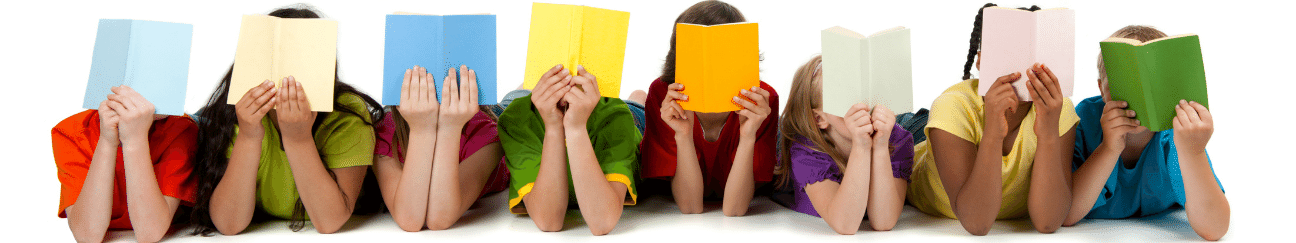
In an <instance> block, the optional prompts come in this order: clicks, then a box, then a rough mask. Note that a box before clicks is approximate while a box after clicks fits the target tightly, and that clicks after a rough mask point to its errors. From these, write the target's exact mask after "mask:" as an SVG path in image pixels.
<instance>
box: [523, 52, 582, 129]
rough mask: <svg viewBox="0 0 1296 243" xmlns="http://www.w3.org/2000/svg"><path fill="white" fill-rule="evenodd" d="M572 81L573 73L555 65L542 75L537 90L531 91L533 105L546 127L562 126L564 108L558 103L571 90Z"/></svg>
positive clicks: (537, 83) (560, 65)
mask: <svg viewBox="0 0 1296 243" xmlns="http://www.w3.org/2000/svg"><path fill="white" fill-rule="evenodd" d="M571 81H572V77H571V72H570V71H567V69H564V68H563V66H562V64H559V65H555V66H554V67H553V68H550V69H549V71H547V72H545V73H544V74H543V75H540V81H539V82H536V86H535V90H532V91H531V104H533V105H535V107H536V111H538V112H540V118H542V119H544V123H545V126H562V123H563V108H564V107H560V106H559V105H558V103H559V101H562V100H563V96H566V95H567V91H568V90H570V89H571Z"/></svg>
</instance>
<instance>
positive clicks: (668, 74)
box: [661, 0, 747, 84]
mask: <svg viewBox="0 0 1296 243" xmlns="http://www.w3.org/2000/svg"><path fill="white" fill-rule="evenodd" d="M739 22H747V18H745V17H743V14H742V12H738V8H735V7H734V6H733V5H729V4H728V3H725V2H721V1H714V0H708V1H701V2H698V3H697V4H693V6H692V7H689V8H688V9H686V10H684V12H683V13H680V15H679V17H678V18H675V23H677V24H678V23H684V24H700V25H717V24H728V23H739ZM674 26H675V25H674V24H672V25H671V37H670V51H669V52H667V53H666V63H664V64H662V72H661V80H662V82H666V84H673V83H675V27H674Z"/></svg>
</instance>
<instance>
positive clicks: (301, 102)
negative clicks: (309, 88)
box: [288, 76, 311, 112]
mask: <svg viewBox="0 0 1296 243" xmlns="http://www.w3.org/2000/svg"><path fill="white" fill-rule="evenodd" d="M288 78H292V76H288ZM293 84H294V85H297V102H296V103H297V109H301V110H302V111H305V112H310V111H311V110H310V100H309V99H306V98H308V97H306V87H304V86H302V84H301V82H297V81H296V80H293Z"/></svg>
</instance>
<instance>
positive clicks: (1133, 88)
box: [1099, 34, 1210, 131]
mask: <svg viewBox="0 0 1296 243" xmlns="http://www.w3.org/2000/svg"><path fill="white" fill-rule="evenodd" d="M1099 47H1101V48H1102V58H1103V67H1104V68H1106V70H1107V89H1108V91H1110V92H1111V96H1112V100H1121V101H1126V102H1129V107H1128V108H1127V109H1129V110H1133V111H1134V113H1135V114H1136V115H1137V116H1136V118H1137V119H1138V121H1139V123H1140V124H1142V125H1143V126H1145V127H1147V128H1148V129H1149V130H1152V131H1163V130H1166V129H1171V128H1173V125H1172V123H1171V121H1173V119H1174V117H1175V115H1176V112H1175V106H1176V105H1178V104H1179V100H1188V101H1196V102H1197V103H1201V104H1202V106H1206V107H1207V108H1209V107H1210V105H1209V102H1208V100H1207V97H1206V72H1205V67H1204V65H1203V64H1202V54H1201V43H1200V42H1199V41H1198V39H1197V35H1193V34H1187V35H1178V36H1170V37H1164V38H1160V39H1156V40H1152V41H1148V42H1147V43H1143V42H1140V41H1138V40H1134V39H1126V38H1115V37H1113V38H1108V39H1107V40H1103V41H1102V42H1100V43H1099Z"/></svg>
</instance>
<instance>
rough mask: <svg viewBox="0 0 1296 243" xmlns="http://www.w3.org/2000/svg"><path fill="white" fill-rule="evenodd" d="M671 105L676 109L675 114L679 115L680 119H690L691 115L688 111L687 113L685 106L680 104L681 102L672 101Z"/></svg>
mask: <svg viewBox="0 0 1296 243" xmlns="http://www.w3.org/2000/svg"><path fill="white" fill-rule="evenodd" d="M669 107H670V108H671V109H673V110H675V115H676V116H678V117H679V118H680V119H684V120H688V119H689V117H690V116H689V115H688V113H686V111H685V110H684V107H683V106H680V104H679V102H671V104H670V106H669Z"/></svg>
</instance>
